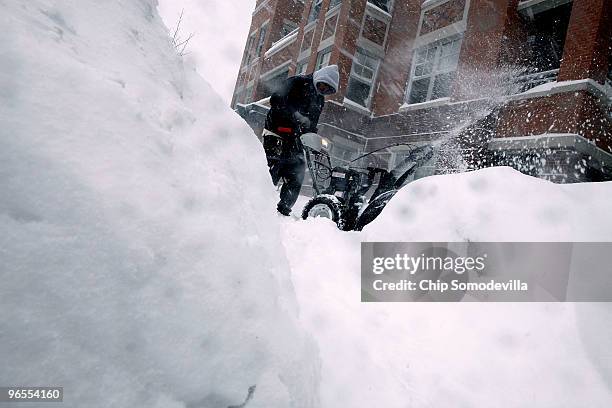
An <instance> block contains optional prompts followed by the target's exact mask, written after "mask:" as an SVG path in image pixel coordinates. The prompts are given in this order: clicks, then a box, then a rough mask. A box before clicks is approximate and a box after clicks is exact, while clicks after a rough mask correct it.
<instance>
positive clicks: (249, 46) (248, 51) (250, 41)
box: [243, 31, 257, 65]
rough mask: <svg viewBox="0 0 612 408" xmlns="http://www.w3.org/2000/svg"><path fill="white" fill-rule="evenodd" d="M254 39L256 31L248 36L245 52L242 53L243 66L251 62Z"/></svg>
mask: <svg viewBox="0 0 612 408" xmlns="http://www.w3.org/2000/svg"><path fill="white" fill-rule="evenodd" d="M255 38H257V31H253V32H252V33H250V34H249V38H248V39H247V46H246V51H245V53H244V64H243V65H249V64H250V63H251V61H252V60H253V58H252V57H253V53H252V50H253V45H254V44H255Z"/></svg>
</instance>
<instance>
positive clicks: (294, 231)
mask: <svg viewBox="0 0 612 408" xmlns="http://www.w3.org/2000/svg"><path fill="white" fill-rule="evenodd" d="M611 197H612V183H599V184H576V185H557V184H553V183H550V182H547V181H544V180H540V179H536V178H533V177H528V176H525V175H522V174H521V173H519V172H517V171H515V170H512V169H510V168H506V167H501V168H491V169H485V170H480V171H476V172H472V173H464V174H454V175H445V176H435V177H430V178H425V179H420V180H417V181H416V182H413V183H412V184H410V185H408V186H407V187H405V188H404V189H402V191H400V192H399V193H398V194H397V195H396V196H395V197H394V198H393V199H392V200H391V202H390V203H389V205H388V206H387V207H386V208H385V210H384V211H383V213H382V214H381V215H380V217H379V218H378V219H377V220H375V221H374V222H373V223H372V224H370V225H368V226H367V227H366V228H365V229H364V231H363V232H362V233H356V232H352V233H346V232H341V231H339V230H338V229H337V228H336V227H335V225H334V224H333V223H331V222H330V221H328V220H325V219H316V220H308V221H299V222H295V221H291V220H288V221H286V222H284V223H283V234H284V243H285V246H286V248H287V254H288V256H289V260H290V262H291V270H292V274H293V280H294V284H295V287H296V292H297V296H298V300H299V304H300V309H301V318H302V320H303V321H304V324H305V327H306V329H307V330H308V331H309V332H311V333H312V334H313V335H314V336H315V339H316V340H317V344H318V345H319V348H320V354H321V360H322V362H323V365H322V377H321V395H322V402H323V404H322V406H324V407H337V406H347V407H373V406H380V407H492V406H494V407H517V408H519V407H551V408H552V407H555V408H558V407H568V408H569V407H572V408H575V407H576V408H577V407H601V408H604V407H609V406H611V404H612V351H611V350H610V348H609V344H610V341H611V340H612V306H611V305H609V304H568V303H566V304H548V303H533V304H529V303H516V304H514V303H467V304H443V303H439V304H435V303H360V302H359V299H360V296H361V292H360V271H361V269H360V258H359V254H360V243H361V242H362V241H382V242H385V241H425V242H436V241H464V240H472V241H610V240H612V217H611V216H610V214H609V208H610V204H609V203H610V198H611Z"/></svg>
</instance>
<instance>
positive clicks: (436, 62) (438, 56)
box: [404, 34, 463, 105]
mask: <svg viewBox="0 0 612 408" xmlns="http://www.w3.org/2000/svg"><path fill="white" fill-rule="evenodd" d="M453 43H454V44H456V45H455V46H453V50H452V52H451V53H448V54H445V55H443V52H444V50H445V48H444V46H445V45H447V44H453ZM462 44H463V35H462V34H459V35H451V36H448V37H445V38H442V39H441V40H438V41H433V42H431V43H428V44H424V45H422V46H421V47H418V48H417V49H415V50H414V52H413V56H412V63H411V67H410V79H409V81H408V86H407V87H406V93H405V95H404V102H405V103H406V104H409V105H412V104H416V103H423V102H429V101H432V100H435V99H439V98H444V97H448V95H446V96H439V97H437V98H435V99H432V97H433V93H434V87H435V83H436V79H437V78H438V76H441V75H447V74H450V73H453V72H456V71H457V68H458V66H459V58H460V56H461V45H462ZM432 50H433V51H432ZM423 51H425V52H426V53H427V54H429V52H430V51H432V53H433V58H432V59H431V60H429V59H427V57H426V58H425V59H423V60H419V58H420V57H419V54H420V53H422V52H423ZM450 57H454V61H453V62H452V64H451V65H450V66H445V67H442V68H440V65H441V62H442V60H443V59H447V58H450ZM429 64H431V66H430V67H429V72H427V73H421V74H419V75H417V74H416V73H417V70H418V69H419V68H421V67H426V66H427V65H429ZM425 78H429V83H428V85H427V94H426V96H425V100H423V101H419V102H411V101H410V97H411V94H412V88H413V86H414V83H415V82H416V81H420V80H423V79H425Z"/></svg>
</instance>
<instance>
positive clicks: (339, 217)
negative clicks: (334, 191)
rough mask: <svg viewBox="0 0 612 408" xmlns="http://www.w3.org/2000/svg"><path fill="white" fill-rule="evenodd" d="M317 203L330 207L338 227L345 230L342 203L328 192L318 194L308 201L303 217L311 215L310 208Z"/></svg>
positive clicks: (333, 219) (332, 218)
mask: <svg viewBox="0 0 612 408" xmlns="http://www.w3.org/2000/svg"><path fill="white" fill-rule="evenodd" d="M316 205H324V206H326V207H327V208H328V209H329V212H330V214H331V216H332V217H331V220H332V221H333V222H335V223H336V225H337V226H338V228H340V229H341V230H344V224H345V223H344V218H343V212H342V203H341V202H340V201H339V200H338V199H337V198H336V197H334V196H331V195H328V194H321V195H318V196H316V197H314V198H312V199H310V201H308V202H307V203H306V205H305V206H304V210H302V219H304V220H305V219H307V218H308V217H309V213H310V210H312V209H313V207H314V206H316Z"/></svg>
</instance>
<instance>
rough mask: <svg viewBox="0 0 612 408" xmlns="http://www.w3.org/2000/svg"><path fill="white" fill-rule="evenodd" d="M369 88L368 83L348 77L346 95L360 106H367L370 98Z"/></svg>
mask: <svg viewBox="0 0 612 408" xmlns="http://www.w3.org/2000/svg"><path fill="white" fill-rule="evenodd" d="M370 89H371V86H370V85H369V84H366V83H364V82H361V81H359V80H357V79H355V78H353V77H351V78H349V83H348V88H347V90H346V97H347V98H348V99H350V100H351V101H353V102H356V103H358V104H360V105H361V106H364V107H367V106H368V102H369V99H370Z"/></svg>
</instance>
